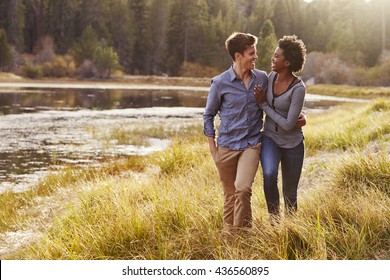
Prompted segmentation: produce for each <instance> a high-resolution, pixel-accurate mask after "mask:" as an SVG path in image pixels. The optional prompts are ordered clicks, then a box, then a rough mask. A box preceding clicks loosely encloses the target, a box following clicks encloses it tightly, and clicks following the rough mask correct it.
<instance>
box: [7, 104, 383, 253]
mask: <svg viewBox="0 0 390 280" xmlns="http://www.w3.org/2000/svg"><path fill="white" fill-rule="evenodd" d="M378 108H379V109H378ZM388 108H389V101H387V100H380V101H375V102H372V103H371V104H369V105H356V106H355V107H354V108H353V109H351V108H350V107H343V108H340V109H339V110H338V111H331V112H329V113H327V114H325V115H322V116H317V117H315V120H314V121H313V119H314V118H313V119H311V117H309V123H308V125H307V127H306V128H305V131H306V140H307V142H308V145H307V146H308V150H309V153H308V157H307V159H306V163H305V164H306V165H305V171H304V173H303V178H302V179H303V181H305V180H306V182H311V181H310V179H311V178H313V177H315V176H318V172H319V171H321V172H322V170H318V166H319V165H318V162H319V161H320V160H322V161H323V163H322V165H323V166H327V170H326V172H324V173H321V177H323V178H321V181H319V182H317V184H316V185H311V184H307V185H305V186H301V189H300V191H299V210H298V212H297V213H296V214H295V215H293V216H286V217H284V218H283V219H282V220H281V222H280V224H278V225H276V226H271V225H270V223H269V220H268V215H267V213H266V207H265V202H264V196H263V193H262V190H261V186H262V182H261V181H262V180H261V172H259V173H258V174H257V177H256V180H255V184H254V194H253V214H254V227H253V228H252V229H250V230H247V231H245V232H244V231H243V232H241V233H240V234H238V235H237V236H236V238H234V239H227V238H226V237H225V236H224V235H223V234H222V233H221V231H220V229H221V227H222V214H221V208H222V200H223V198H222V191H221V188H220V185H219V184H220V183H219V180H218V176H217V173H216V169H215V166H214V163H213V161H212V159H211V156H210V155H209V151H208V146H207V144H206V140H205V139H204V136H202V127H201V125H200V124H199V125H198V126H196V127H192V128H191V133H188V131H187V133H183V134H180V133H177V134H176V135H175V141H174V142H173V144H172V145H171V147H169V148H168V149H167V150H165V151H163V152H159V153H156V154H153V155H151V156H149V157H145V158H143V159H142V164H141V166H142V167H143V168H139V169H137V172H133V173H130V175H128V176H121V175H123V173H124V172H125V170H126V168H123V169H119V170H118V172H113V173H109V172H106V173H104V174H105V175H104V176H102V175H101V173H94V174H93V175H92V176H91V177H88V178H84V179H83V180H74V181H68V182H63V183H61V184H62V185H63V187H73V188H74V191H75V192H76V193H77V198H78V202H77V203H73V204H71V205H70V206H69V207H68V209H67V211H66V212H65V213H62V214H61V215H59V216H58V217H57V219H56V221H55V222H54V223H53V224H52V226H51V227H50V228H49V229H48V230H47V232H45V234H44V236H43V237H42V238H41V239H39V240H37V241H36V242H35V243H34V244H32V245H30V246H28V247H26V248H24V249H22V250H20V251H18V252H16V253H15V254H12V255H10V256H8V258H16V259H389V258H390V230H389V229H390V225H389V217H390V198H389V189H388V188H389V185H390V181H389V176H388V175H389V167H388V166H390V160H389V150H390V147H389V141H388V140H389V131H388V123H387V121H388V114H389V109H388ZM336 119H337V120H336ZM361 119H369V120H370V121H369V122H363V121H362V120H361ZM341 123H344V124H345V125H344V127H343V128H344V129H340V125H341ZM373 123H375V129H372V128H371V127H370V126H371V125H372V124H373ZM356 124H359V125H358V126H357V128H356V129H352V128H351V129H349V127H352V126H354V125H356ZM324 125H325V126H326V129H324ZM364 125H366V127H365V126H364ZM355 134H358V135H355ZM323 137H324V138H325V140H322V138H323ZM362 141H363V143H362ZM317 142H320V144H318V143H317ZM333 142H335V143H342V144H334V143H333ZM335 154H337V155H338V157H335V156H334V155H335ZM132 166H133V165H131V166H128V169H131V168H133V167H132ZM144 168H145V169H144ZM48 184H49V182H48ZM75 186H76V187H75Z"/></svg>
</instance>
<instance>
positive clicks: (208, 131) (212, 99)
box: [203, 80, 221, 137]
mask: <svg viewBox="0 0 390 280" xmlns="http://www.w3.org/2000/svg"><path fill="white" fill-rule="evenodd" d="M218 87H219V86H218V82H216V81H214V80H211V85H210V91H209V95H208V97H207V104H206V109H205V111H204V114H203V122H204V135H206V136H211V137H215V124H214V118H215V116H216V115H217V114H218V111H219V108H220V106H221V94H220V93H219V90H218Z"/></svg>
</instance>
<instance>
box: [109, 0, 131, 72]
mask: <svg viewBox="0 0 390 280" xmlns="http://www.w3.org/2000/svg"><path fill="white" fill-rule="evenodd" d="M109 17H110V20H109V31H110V33H111V39H112V46H113V48H114V49H115V50H116V52H117V53H118V56H119V62H120V64H121V65H122V66H123V69H124V71H125V72H127V73H130V72H131V69H132V65H133V53H134V44H135V41H136V37H135V22H134V14H133V11H132V9H130V6H129V1H128V0H111V3H110V5H109Z"/></svg>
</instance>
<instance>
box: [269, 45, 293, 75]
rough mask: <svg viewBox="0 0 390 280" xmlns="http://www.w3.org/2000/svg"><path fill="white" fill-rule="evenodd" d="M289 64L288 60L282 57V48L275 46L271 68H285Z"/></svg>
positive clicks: (276, 70) (277, 70)
mask: <svg viewBox="0 0 390 280" xmlns="http://www.w3.org/2000/svg"><path fill="white" fill-rule="evenodd" d="M289 65H290V62H289V61H287V60H286V59H285V58H284V54H283V49H281V48H279V47H277V48H276V49H275V52H274V55H273V56H272V58H271V69H272V71H275V72H280V71H281V70H285V69H286V68H288V67H289Z"/></svg>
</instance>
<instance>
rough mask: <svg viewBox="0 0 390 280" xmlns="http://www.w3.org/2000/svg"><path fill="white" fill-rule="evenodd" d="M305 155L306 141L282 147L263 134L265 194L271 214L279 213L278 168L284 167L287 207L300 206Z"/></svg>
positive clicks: (261, 157) (284, 192) (292, 209)
mask: <svg viewBox="0 0 390 280" xmlns="http://www.w3.org/2000/svg"><path fill="white" fill-rule="evenodd" d="M304 155H305V144H304V141H303V140H302V142H301V143H300V144H299V145H298V146H296V147H294V148H291V149H285V148H280V147H278V145H276V143H275V142H274V141H273V140H272V139H271V138H269V137H267V136H265V135H264V136H263V144H262V149H261V153H260V161H261V167H262V169H263V186H264V195H265V199H266V201H267V208H268V212H269V213H270V214H279V203H280V202H279V190H278V170H279V163H281V169H282V189H283V199H284V205H285V209H286V210H287V211H288V213H289V212H292V211H296V210H297V208H298V203H297V191H298V183H299V178H300V177H301V172H302V166H303V158H304Z"/></svg>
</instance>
